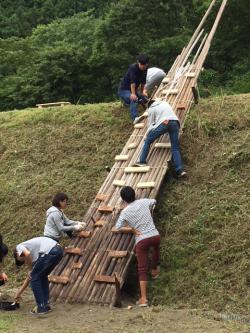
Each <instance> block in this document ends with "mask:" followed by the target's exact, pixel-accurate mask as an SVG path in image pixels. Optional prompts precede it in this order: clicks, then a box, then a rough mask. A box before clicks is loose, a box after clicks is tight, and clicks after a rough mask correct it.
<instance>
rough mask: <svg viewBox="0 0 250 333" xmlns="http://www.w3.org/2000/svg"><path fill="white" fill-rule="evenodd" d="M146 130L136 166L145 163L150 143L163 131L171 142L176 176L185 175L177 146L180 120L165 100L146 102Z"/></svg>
mask: <svg viewBox="0 0 250 333" xmlns="http://www.w3.org/2000/svg"><path fill="white" fill-rule="evenodd" d="M148 107H149V109H148V130H147V136H146V139H145V142H144V146H143V149H142V153H141V155H140V160H139V161H138V162H136V163H135V165H136V166H145V165H147V164H146V163H147V162H146V160H147V157H148V153H149V149H150V146H151V144H152V143H153V142H154V141H155V140H156V139H158V138H159V137H160V136H162V135H163V134H165V133H168V134H169V138H170V142H171V152H172V159H173V162H174V166H175V170H176V173H177V177H178V178H181V177H184V176H185V175H186V172H185V171H184V170H183V165H182V160H181V154H180V148H179V130H180V122H179V119H178V117H177V116H176V114H175V113H174V110H173V109H172V107H171V105H170V104H169V103H168V102H166V101H155V100H151V101H150V102H149V103H148Z"/></svg>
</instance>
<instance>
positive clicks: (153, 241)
mask: <svg viewBox="0 0 250 333" xmlns="http://www.w3.org/2000/svg"><path fill="white" fill-rule="evenodd" d="M160 242H161V237H160V236H159V235H157V236H153V237H150V238H146V239H143V240H141V241H140V242H139V243H137V244H136V247H135V251H136V256H137V262H138V274H139V281H147V273H148V255H149V250H150V248H152V269H156V268H157V266H158V265H159V263H160Z"/></svg>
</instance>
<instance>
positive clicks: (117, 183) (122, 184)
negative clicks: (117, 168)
mask: <svg viewBox="0 0 250 333" xmlns="http://www.w3.org/2000/svg"><path fill="white" fill-rule="evenodd" d="M113 185H114V186H125V180H119V179H115V180H114V181H113Z"/></svg>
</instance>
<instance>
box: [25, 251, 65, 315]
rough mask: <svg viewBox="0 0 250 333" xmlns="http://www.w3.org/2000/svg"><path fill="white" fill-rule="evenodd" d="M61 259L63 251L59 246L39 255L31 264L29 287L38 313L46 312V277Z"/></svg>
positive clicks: (47, 298) (47, 282)
mask: <svg viewBox="0 0 250 333" xmlns="http://www.w3.org/2000/svg"><path fill="white" fill-rule="evenodd" d="M62 257H63V249H62V248H61V247H60V246H55V247H53V248H52V249H51V250H50V252H49V254H45V255H40V256H39V257H38V259H37V261H36V262H35V263H34V264H33V269H32V272H31V282H30V285H31V289H32V291H33V294H34V296H35V300H36V304H37V307H38V310H39V311H46V306H47V305H48V303H49V281H48V275H49V274H50V273H51V272H52V270H53V269H54V268H55V267H56V265H57V264H58V263H59V261H60V260H61V259H62Z"/></svg>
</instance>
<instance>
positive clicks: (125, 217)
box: [115, 186, 161, 306]
mask: <svg viewBox="0 0 250 333" xmlns="http://www.w3.org/2000/svg"><path fill="white" fill-rule="evenodd" d="M120 194H121V198H122V200H123V202H124V203H125V205H124V206H123V208H124V209H123V210H122V212H121V214H120V216H119V218H118V220H117V222H116V225H115V226H116V228H117V229H118V230H119V229H120V228H122V227H123V226H125V225H126V224H129V226H130V227H132V228H133V229H134V231H135V244H136V246H135V251H136V256H137V262H138V274H139V282H140V291H141V297H140V299H139V301H138V302H137V304H138V305H139V306H148V300H147V273H148V255H149V251H150V249H152V271H151V274H152V278H153V279H155V278H157V277H158V275H159V269H160V268H159V267H160V266H159V264H160V241H161V238H160V235H159V232H158V230H157V229H156V227H155V225H154V221H153V218H152V214H151V210H152V208H153V207H154V205H155V204H156V200H155V199H147V198H144V199H138V200H136V199H135V191H134V189H133V188H132V187H130V186H126V187H124V188H122V190H121V192H120Z"/></svg>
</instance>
